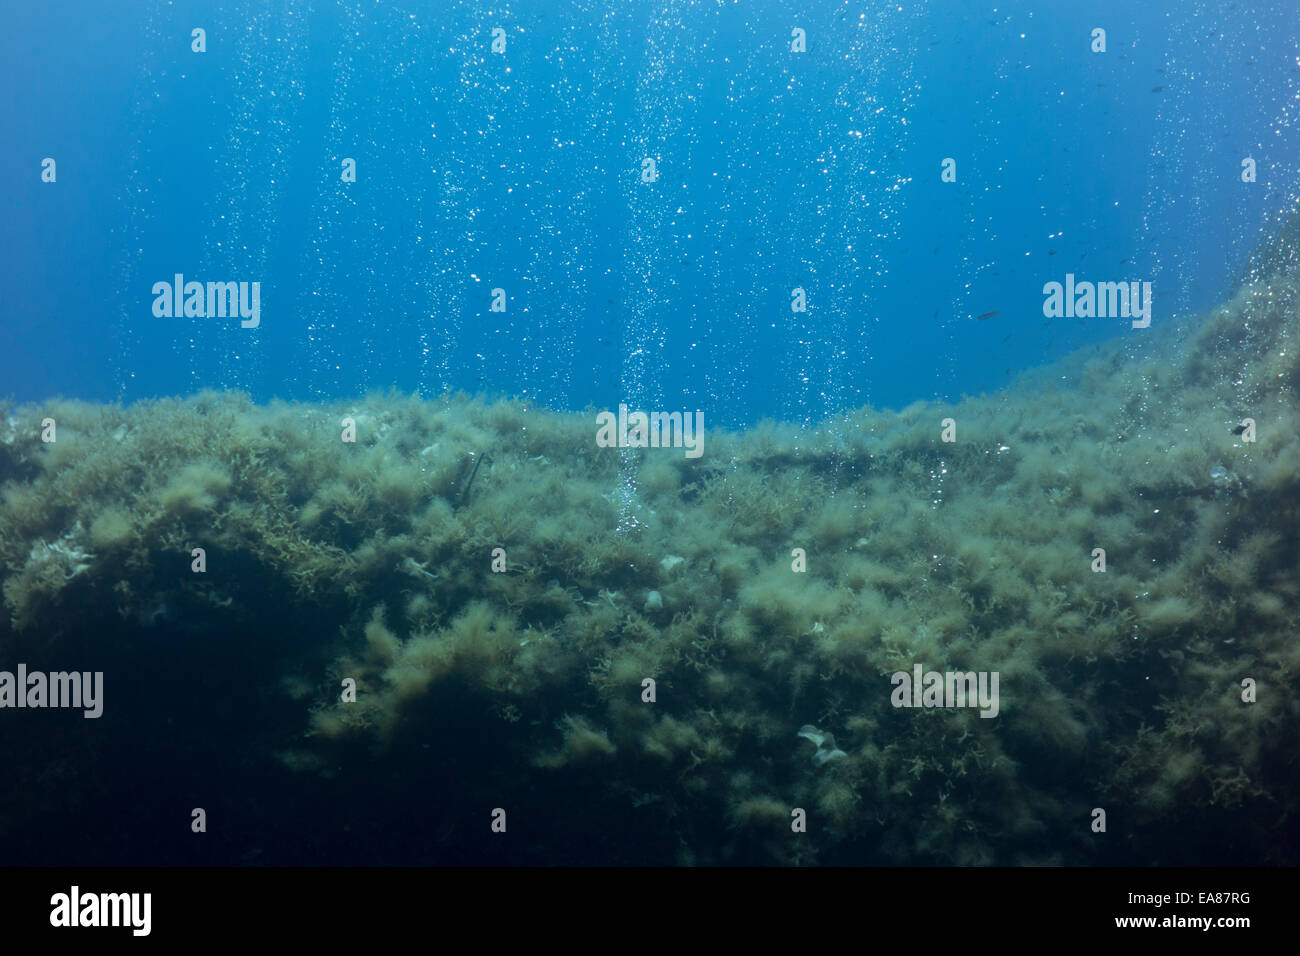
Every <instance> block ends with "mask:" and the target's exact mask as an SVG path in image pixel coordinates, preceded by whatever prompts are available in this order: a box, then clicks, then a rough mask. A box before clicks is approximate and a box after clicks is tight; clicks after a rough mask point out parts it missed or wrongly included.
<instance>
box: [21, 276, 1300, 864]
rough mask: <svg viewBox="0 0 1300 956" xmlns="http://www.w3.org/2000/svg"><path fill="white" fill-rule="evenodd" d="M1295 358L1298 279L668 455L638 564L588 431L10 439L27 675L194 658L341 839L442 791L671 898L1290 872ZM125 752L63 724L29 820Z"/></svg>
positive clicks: (648, 454)
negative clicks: (670, 883) (560, 813)
mask: <svg viewBox="0 0 1300 956" xmlns="http://www.w3.org/2000/svg"><path fill="white" fill-rule="evenodd" d="M1298 329H1300V287H1298V286H1297V283H1296V280H1295V277H1294V275H1293V274H1290V273H1288V272H1286V271H1285V270H1284V271H1279V272H1275V273H1274V274H1273V275H1272V276H1271V278H1270V279H1269V280H1267V281H1259V282H1254V283H1252V284H1249V285H1243V286H1242V287H1241V289H1240V290H1239V291H1238V292H1237V293H1236V294H1235V296H1234V298H1233V299H1232V300H1231V301H1230V302H1228V303H1226V304H1225V305H1223V306H1222V307H1221V308H1219V309H1217V310H1215V311H1214V312H1213V313H1212V314H1210V315H1208V316H1207V317H1205V318H1204V320H1203V321H1202V322H1200V323H1199V324H1197V325H1196V326H1195V327H1194V328H1192V329H1190V330H1183V331H1182V334H1181V336H1179V335H1176V334H1175V332H1173V331H1167V332H1164V333H1161V331H1160V330H1159V329H1158V328H1156V327H1154V326H1153V329H1152V333H1151V336H1150V337H1149V338H1147V339H1143V340H1139V341H1140V342H1141V343H1142V344H1136V345H1135V344H1134V343H1133V342H1132V341H1131V340H1130V341H1128V342H1126V343H1111V344H1108V345H1105V346H1102V347H1098V348H1092V349H1088V350H1086V351H1084V352H1081V353H1078V354H1076V355H1073V356H1071V357H1069V358H1068V359H1066V360H1064V361H1062V362H1061V363H1058V364H1056V365H1054V366H1051V367H1049V368H1045V369H1042V370H1039V371H1038V372H1036V373H1033V374H1029V375H1026V376H1024V377H1022V379H1021V380H1020V381H1019V382H1018V383H1017V384H1016V385H1015V386H1014V387H1012V388H1009V389H1007V390H1005V391H1002V392H999V393H996V394H993V395H989V396H982V397H973V398H967V399H965V400H963V401H961V402H959V403H956V404H951V405H935V404H918V405H914V406H911V407H909V408H907V409H905V410H903V411H902V412H897V413H895V412H882V411H875V410H872V409H870V408H863V409H859V410H856V411H854V412H852V413H849V414H845V415H843V416H840V417H838V418H836V419H834V420H831V421H827V422H825V423H823V424H822V425H821V426H819V427H817V428H815V429H802V428H799V427H796V426H790V425H781V424H773V423H765V424H763V425H760V426H757V427H755V428H753V429H750V430H747V431H744V432H737V433H720V432H716V431H712V430H711V431H710V434H709V442H708V445H707V450H706V452H705V454H704V456H703V457H702V458H699V459H690V458H687V457H685V456H683V455H682V454H681V452H680V450H677V451H674V450H673V449H648V450H645V451H642V452H640V453H639V455H640V457H639V459H638V460H637V470H636V498H635V500H636V507H637V509H638V517H639V519H640V525H639V527H638V528H636V529H634V530H632V531H627V532H617V531H616V530H615V529H616V527H617V526H618V524H619V498H618V496H617V494H616V492H617V489H618V485H619V482H620V454H619V452H618V451H616V450H610V449H604V448H599V447H597V445H596V442H595V440H594V436H595V416H594V413H590V414H573V413H557V412H553V411H548V410H544V409H540V408H536V407H532V406H530V405H528V404H526V403H523V402H519V401H510V400H501V401H494V402H488V401H485V400H482V399H475V398H469V397H465V396H452V397H443V398H438V399H433V400H428V399H420V398H418V397H415V396H405V395H400V394H396V393H394V394H374V395H370V396H368V397H366V398H364V399H363V400H360V401H356V402H339V403H332V404H319V405H308V404H271V405H269V406H256V405H254V404H252V403H251V402H250V401H249V400H248V399H247V398H246V397H245V396H243V395H241V394H238V393H215V392H205V393H203V394H200V395H197V396H195V397H193V398H191V399H185V400H180V399H167V400H159V401H150V402H142V403H139V404H135V405H132V406H130V407H116V406H101V405H92V404H86V403H82V402H77V401H67V400H52V401H47V402H44V403H42V404H40V405H36V406H25V407H12V406H6V407H4V408H2V409H0V479H2V480H3V487H2V490H0V582H2V584H3V600H4V612H5V613H4V615H3V618H4V620H3V623H0V651H2V653H0V659H2V660H3V662H5V663H12V662H13V661H15V660H30V661H33V662H40V663H42V664H45V665H48V666H54V665H55V664H58V665H62V666H77V667H80V666H84V665H83V664H82V663H81V662H82V661H83V660H87V659H91V658H93V659H94V660H96V661H104V662H106V663H105V664H104V667H105V670H106V671H107V673H106V678H105V680H106V686H107V687H108V688H109V694H110V695H111V694H112V688H113V681H114V670H115V669H116V670H118V671H121V670H124V669H128V668H137V669H138V668H145V669H148V668H149V667H150V663H149V661H150V660H151V659H152V658H151V656H150V655H154V656H155V657H156V656H158V655H164V656H163V657H162V658H160V659H166V660H170V658H167V657H165V655H166V654H170V653H172V651H165V650H163V649H162V648H164V647H165V646H166V644H165V642H164V641H161V640H159V639H157V638H156V637H154V636H153V635H158V634H166V635H167V637H166V640H167V641H172V642H178V641H184V642H189V643H190V644H194V645H197V646H199V647H201V648H202V649H203V650H202V653H203V655H204V656H203V662H204V663H203V668H202V669H203V671H205V672H206V674H207V680H208V681H211V682H214V683H215V684H217V685H219V684H221V683H222V682H224V681H228V682H229V683H230V684H235V683H239V684H242V685H244V686H245V687H246V690H245V691H244V692H243V695H242V697H241V701H242V704H241V706H242V707H243V708H244V709H245V712H246V714H247V716H246V717H245V718H244V719H243V720H242V721H236V720H232V722H231V723H230V725H229V726H223V727H222V728H219V729H218V728H214V730H213V733H214V734H217V733H220V734H224V735H225V736H226V741H225V743H226V745H228V746H229V747H230V748H233V749H236V750H239V751H240V752H241V753H244V754H245V755H251V757H250V758H249V759H253V760H260V761H263V762H266V763H270V762H273V761H274V762H276V763H277V766H279V767H281V768H289V769H290V770H291V771H292V773H294V774H298V775H305V776H309V777H312V778H314V779H316V780H318V781H319V786H320V792H321V793H322V794H326V795H328V794H331V792H332V791H331V790H330V787H331V786H332V784H334V783H336V782H338V781H340V780H343V779H355V777H356V776H357V775H360V774H364V775H365V776H366V779H367V781H368V786H369V787H370V788H371V789H370V791H369V792H368V793H367V794H366V795H365V796H364V797H362V796H359V795H358V794H357V793H356V792H355V788H353V789H352V790H349V791H348V792H347V793H344V792H337V793H333V796H322V797H321V799H323V800H324V799H337V800H361V799H365V800H370V801H376V800H377V801H382V800H383V799H384V794H385V793H397V792H399V791H400V790H401V788H402V786H403V780H402V779H401V776H400V775H399V774H395V773H394V774H392V775H391V776H390V775H388V774H387V770H386V768H389V769H391V768H392V767H395V766H401V765H402V761H403V760H405V759H406V756H405V755H409V754H411V753H414V752H417V751H433V752H434V753H439V752H443V751H446V752H447V753H452V754H456V755H458V756H456V757H455V760H457V761H459V762H458V763H457V764H456V766H457V767H458V768H459V770H460V774H459V779H458V787H459V788H460V789H459V790H458V791H457V794H458V797H457V799H460V800H463V801H464V803H465V805H466V806H467V807H469V808H470V809H468V810H466V811H465V812H466V814H467V816H474V815H476V814H477V815H483V820H486V819H487V818H486V813H487V812H488V810H489V809H490V808H493V807H498V806H505V807H508V808H509V809H510V812H511V813H512V814H515V815H516V816H515V817H514V819H528V818H529V812H530V806H532V805H533V804H534V803H535V802H536V801H537V800H540V799H543V798H542V797H540V796H538V795H545V794H548V793H551V794H559V793H563V794H580V796H581V800H582V801H583V803H582V808H581V817H580V819H585V820H587V821H589V822H590V825H592V826H593V827H598V828H599V829H601V830H602V832H603V833H604V837H603V839H604V841H606V842H605V843H604V844H602V845H603V846H608V845H609V841H611V840H612V841H615V842H617V839H618V837H617V836H611V835H610V834H611V833H617V832H624V833H629V834H635V835H636V845H638V846H639V845H643V844H646V843H654V844H655V845H657V846H659V847H661V848H662V854H663V855H662V856H661V857H657V858H654V859H651V860H648V862H681V863H756V862H757V863H813V862H829V863H957V864H993V863H998V864H1008V863H1009V864H1029V863H1032V864H1041V863H1099V862H1120V863H1164V862H1171V863H1172V862H1184V863H1196V862H1214V863H1229V862H1232V863H1257V862H1273V863H1292V864H1294V863H1296V862H1300V845H1298V844H1297V842H1296V838H1295V836H1294V832H1295V831H1296V830H1298V829H1300V827H1297V825H1296V814H1297V812H1298V810H1300V806H1298V802H1300V786H1298V784H1300V738H1298V737H1297V735H1296V733H1295V727H1296V724H1297V720H1298V719H1300V705H1298V704H1297V696H1296V694H1295V685H1296V681H1297V679H1300V640H1297V636H1298V635H1297V619H1298V618H1300V573H1297V572H1298V571H1300V554H1298V553H1297V548H1298V547H1300V535H1297V533H1296V529H1297V528H1300V513H1298V512H1300V402H1298V401H1297V389H1298V388H1300V343H1298V342H1297V341H1296V335H1297V330H1298ZM1246 418H1250V419H1252V420H1253V422H1254V424H1255V430H1254V432H1253V433H1249V432H1248V433H1245V434H1243V433H1242V431H1241V430H1240V429H1239V428H1238V426H1239V425H1240V423H1241V422H1242V421H1243V420H1244V419H1246ZM47 419H53V420H54V422H55V423H56V427H57V433H56V438H55V440H54V441H53V442H47V441H42V439H41V436H42V430H43V424H42V423H43V422H44V421H45V420H47ZM345 419H350V420H351V422H352V424H353V426H354V428H355V439H356V440H355V441H354V442H347V441H344V440H343V439H342V437H341V436H342V435H343V434H344V432H345V430H346V427H347V426H346V425H345V423H344V420H345ZM945 419H952V421H953V422H954V423H955V441H952V442H945V441H943V439H942V432H943V425H942V423H943V421H944V420H945ZM1251 437H1254V438H1255V440H1254V441H1251V440H1249V439H1250V438H1251ZM1097 548H1102V549H1104V550H1105V562H1106V563H1105V571H1104V572H1098V571H1096V570H1094V563H1095V555H1094V549H1097ZM195 549H202V553H201V556H196V552H195ZM796 549H801V551H802V554H803V556H804V558H803V560H804V562H806V567H805V569H802V570H797V569H796V566H797V565H798V564H799V563H800V561H799V559H798V558H797V556H796V555H795V551H796ZM196 561H201V563H202V565H203V570H201V571H198V570H195V562H196ZM223 642H224V643H223ZM917 664H920V665H923V666H924V667H925V668H926V669H927V670H936V671H969V670H976V671H990V672H997V673H998V674H999V675H1000V693H1001V703H1000V710H999V713H998V714H997V716H996V717H995V718H993V719H985V718H982V717H981V716H980V713H979V712H978V711H976V710H973V709H943V708H937V709H899V708H896V707H894V706H893V705H892V704H891V702H890V692H891V690H892V687H891V683H890V675H891V674H893V673H894V672H897V671H910V670H911V669H912V667H913V666H914V665H917ZM33 666H35V663H34V664H33ZM166 666H167V667H171V666H172V665H171V664H168V665H166ZM158 668H159V670H160V671H161V670H163V669H164V667H163V665H158ZM171 677H172V679H174V680H181V679H184V678H183V675H179V676H178V675H171ZM647 679H650V680H651V681H653V684H652V685H647V684H646V683H645V682H646V681H647ZM1246 679H1250V680H1252V681H1254V682H1255V686H1256V688H1257V690H1256V694H1257V699H1256V700H1255V701H1254V702H1249V703H1248V702H1245V701H1244V700H1243V686H1242V681H1243V680H1246ZM121 680H126V678H124V677H119V681H121ZM345 681H346V682H353V683H354V686H355V699H348V700H344V693H345ZM212 686H213V685H212V684H204V685H202V689H194V690H193V691H192V693H194V694H199V693H205V692H209V691H210V690H211V688H212ZM648 686H649V687H650V690H647V687H648ZM651 697H652V698H653V699H648V698H651ZM120 700H121V698H119V701H120ZM113 706H114V701H113V700H112V698H111V696H110V697H109V699H108V703H107V708H108V709H109V710H110V711H111V709H112V708H113ZM119 706H123V707H125V706H137V707H142V706H146V705H145V704H143V703H141V702H140V701H139V700H137V701H136V703H134V704H132V705H128V704H127V703H125V702H122V703H120V704H119ZM79 723H81V722H79ZM84 723H86V724H87V725H90V724H94V723H95V722H93V721H86V722H84ZM96 732H102V731H96V730H95V729H94V728H93V727H80V726H79V727H75V728H72V730H71V731H69V729H68V727H67V726H66V724H64V725H59V726H58V727H55V726H52V725H50V726H46V725H42V726H40V727H33V729H32V730H31V736H30V737H29V738H28V739H27V740H26V741H25V742H24V744H23V747H24V748H26V750H25V752H26V753H27V754H28V759H29V760H30V766H29V767H28V768H27V771H26V772H25V775H21V774H20V777H21V779H20V783H21V784H22V785H23V786H26V787H31V788H35V790H34V791H33V792H39V789H40V788H41V787H46V788H52V787H55V786H59V787H63V786H65V785H66V784H67V783H68V781H69V780H73V779H76V778H77V775H78V774H79V773H90V771H89V770H87V769H85V767H84V765H74V764H73V763H71V762H64V763H61V764H58V765H57V766H56V765H55V764H54V762H53V761H43V760H42V758H41V757H40V756H39V755H40V754H42V753H45V754H48V753H53V752H56V751H57V752H58V753H61V754H66V753H70V752H77V748H82V749H83V750H85V751H86V755H84V757H85V759H86V760H88V761H91V764H90V765H91V766H93V757H91V756H89V755H88V753H89V751H90V750H92V749H93V747H92V745H91V744H90V743H89V741H90V740H91V739H92V738H91V737H90V736H89V735H92V734H94V733H96ZM41 734H47V735H48V737H46V738H42V737H41ZM69 734H76V735H78V736H76V737H75V739H73V738H70V737H69V736H68V735H69ZM56 741H57V742H58V743H57V746H55V742H56ZM140 747H141V748H142V749H141V758H142V759H147V757H148V753H147V745H146V744H141V745H140ZM471 752H472V754H473V755H474V756H473V757H472V758H471V757H470V756H467V754H470V753H471ZM448 759H452V758H450V757H449V758H448ZM38 763H40V764H42V765H43V769H41V770H40V771H39V772H38V770H37V769H35V768H36V765H37V764H38ZM79 768H80V769H79ZM285 772H289V771H285ZM428 799H430V800H435V799H436V798H435V797H433V796H430V797H429V798H428ZM33 802H35V798H33ZM187 806H188V805H187ZM793 808H802V809H803V810H804V811H805V812H806V814H807V821H808V825H807V832H806V833H793V832H792V831H791V810H792V809H793ZM1094 808H1103V809H1105V811H1106V815H1107V821H1108V825H1107V830H1106V832H1104V833H1098V832H1094V831H1093V829H1092V827H1091V826H1090V824H1091V823H1092V812H1093V809H1094ZM31 812H35V811H34V810H33V811H31ZM22 813H23V811H22V810H15V809H12V808H11V809H10V810H8V811H6V815H4V816H0V832H3V831H4V830H5V829H6V827H8V828H14V827H17V826H20V825H21V824H22V822H23V818H22ZM474 818H475V819H477V817H474ZM288 825H291V822H290V824H288ZM528 826H529V828H530V831H531V832H534V833H536V831H538V830H540V829H544V827H545V824H543V823H540V822H539V821H538V820H536V819H535V818H534V819H531V820H530V822H529V824H528ZM1189 833H1195V834H1196V835H1197V836H1196V842H1195V844H1194V845H1189V844H1187V843H1186V842H1185V841H1184V840H1183V837H1184V836H1185V835H1186V834H1189ZM1288 834H1291V835H1288ZM568 838H569V839H572V836H571V835H570V836H569V837H568ZM453 839H454V838H453ZM560 839H562V838H561V837H557V836H554V835H552V836H551V837H550V841H551V842H549V843H546V844H545V845H547V846H549V847H554V846H555V845H556V844H557V843H558V842H559V841H560ZM629 839H631V838H629ZM621 852H622V853H623V854H624V856H622V857H620V858H619V859H620V861H630V862H636V861H638V860H639V859H644V858H643V857H637V856H635V854H633V853H631V851H630V850H629V848H628V846H623V847H622V850H621ZM393 862H402V861H400V860H395V861H393ZM591 862H602V860H599V859H597V860H591Z"/></svg>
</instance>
